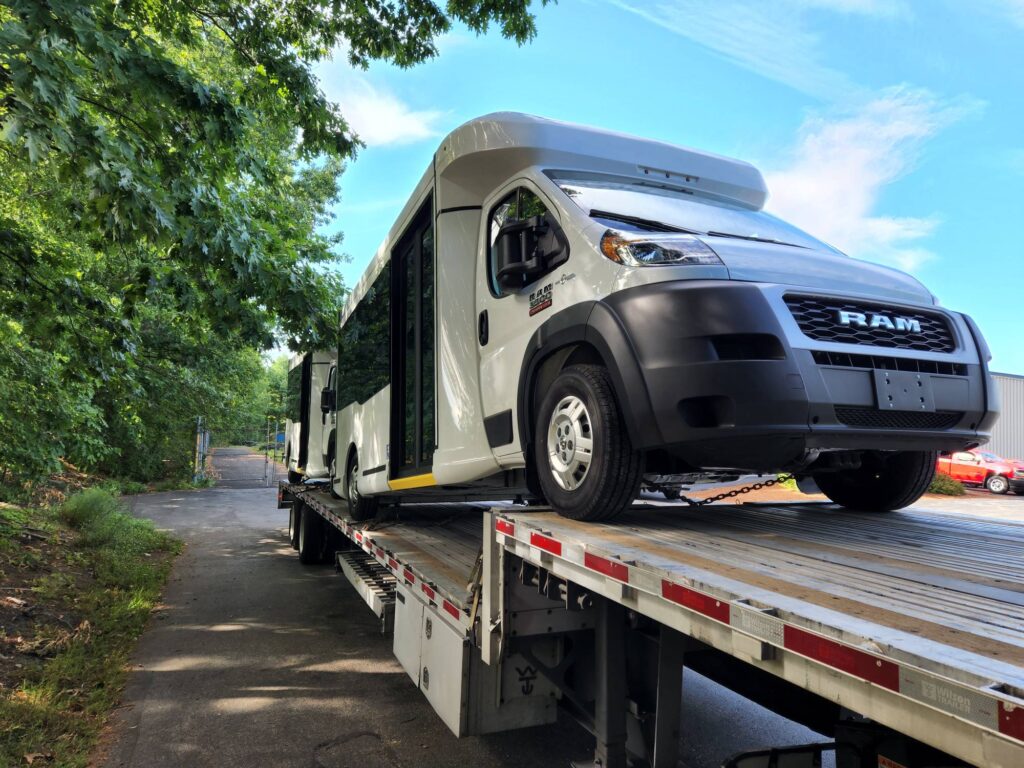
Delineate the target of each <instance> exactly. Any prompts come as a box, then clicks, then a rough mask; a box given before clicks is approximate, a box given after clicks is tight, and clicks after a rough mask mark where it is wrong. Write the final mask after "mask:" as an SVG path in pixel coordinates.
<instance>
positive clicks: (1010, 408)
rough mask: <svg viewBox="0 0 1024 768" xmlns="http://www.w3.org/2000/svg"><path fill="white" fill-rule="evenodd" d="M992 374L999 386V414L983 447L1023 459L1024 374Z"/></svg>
mask: <svg viewBox="0 0 1024 768" xmlns="http://www.w3.org/2000/svg"><path fill="white" fill-rule="evenodd" d="M992 375H993V377H994V378H995V380H996V385H997V386H998V387H999V397H1000V407H999V410H1000V414H999V420H998V421H997V422H996V425H995V427H993V428H992V441H991V442H990V443H989V444H988V445H986V446H985V447H986V448H987V449H988V450H990V451H992V453H996V454H999V455H1000V456H1004V457H1005V458H1008V459H1024V376H1015V375H1013V374H1010V373H994V374H992Z"/></svg>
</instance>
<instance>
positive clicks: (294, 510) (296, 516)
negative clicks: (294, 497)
mask: <svg viewBox="0 0 1024 768" xmlns="http://www.w3.org/2000/svg"><path fill="white" fill-rule="evenodd" d="M301 514H302V509H301V507H300V506H299V502H297V501H293V502H292V505H291V506H290V507H289V508H288V543H289V544H291V545H292V549H298V548H299V522H300V519H301V518H300V516H301Z"/></svg>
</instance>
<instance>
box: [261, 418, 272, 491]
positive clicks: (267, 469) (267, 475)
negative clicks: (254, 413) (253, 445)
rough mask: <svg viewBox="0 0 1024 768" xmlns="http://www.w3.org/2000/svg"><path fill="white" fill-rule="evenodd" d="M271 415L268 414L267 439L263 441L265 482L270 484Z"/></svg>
mask: <svg viewBox="0 0 1024 768" xmlns="http://www.w3.org/2000/svg"><path fill="white" fill-rule="evenodd" d="M270 451H271V447H270V416H267V440H266V442H264V443H263V484H264V485H270Z"/></svg>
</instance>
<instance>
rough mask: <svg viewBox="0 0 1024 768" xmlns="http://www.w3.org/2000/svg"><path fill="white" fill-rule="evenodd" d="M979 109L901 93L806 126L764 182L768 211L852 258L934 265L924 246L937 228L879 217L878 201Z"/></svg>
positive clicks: (917, 220)
mask: <svg viewBox="0 0 1024 768" xmlns="http://www.w3.org/2000/svg"><path fill="white" fill-rule="evenodd" d="M981 107H982V105H981V104H980V102H975V101H969V100H957V101H952V102H950V101H941V100H939V99H938V98H936V97H935V96H934V95H933V94H931V93H930V92H929V91H926V90H923V89H912V88H908V87H905V86H901V87H894V88H888V89H886V90H885V91H882V92H881V93H880V94H878V95H876V96H875V97H874V98H872V99H871V100H870V101H868V102H867V103H865V104H863V105H862V106H861V107H860V108H858V109H856V110H854V111H851V112H847V113H845V114H841V115H838V116H833V117H820V116H818V117H811V118H808V119H807V120H805V121H804V124H803V126H802V127H801V128H800V132H799V136H798V140H797V143H796V146H795V147H794V148H793V150H792V151H791V153H790V156H789V158H788V160H787V161H786V162H785V163H783V164H780V165H778V166H777V167H776V169H775V170H774V171H769V172H768V173H767V174H766V176H767V181H768V188H769V190H771V197H770V199H769V202H768V206H767V208H768V210H769V211H771V212H773V213H776V214H778V215H779V216H781V217H782V218H784V219H786V220H787V221H791V222H793V223H794V224H796V225H797V226H800V227H802V228H804V229H807V230H808V231H810V232H811V233H813V234H814V235H816V236H818V237H819V238H821V239H823V240H825V241H827V242H829V243H831V244H832V245H835V246H836V247H837V248H840V249H842V250H843V251H845V252H847V253H849V254H850V255H851V256H856V257H859V258H864V259H867V260H870V261H877V262H882V263H887V264H891V265H894V266H897V267H900V268H901V269H906V270H912V269H915V268H916V267H918V266H920V265H921V264H923V263H924V262H926V261H928V260H929V259H931V258H932V257H933V255H934V254H933V253H932V252H931V251H930V250H928V248H927V246H926V245H925V243H924V241H925V240H926V239H927V238H928V237H929V236H930V235H931V234H932V233H933V232H934V231H935V229H936V227H937V226H938V225H939V223H940V220H939V218H938V217H937V216H934V215H922V216H909V217H908V216H903V217H894V216H886V215H883V214H881V213H878V212H877V211H876V209H877V206H878V198H879V195H880V194H881V192H882V190H883V189H884V187H885V186H886V185H887V184H890V183H892V182H894V181H896V180H897V179H899V178H901V177H903V176H904V175H906V174H907V173H908V172H909V171H910V170H912V168H913V167H914V165H915V162H916V160H917V158H918V156H919V154H920V152H921V147H922V144H923V143H924V142H925V141H927V140H928V139H930V138H931V137H933V136H934V135H935V134H936V133H938V132H939V131H941V130H942V129H943V128H945V127H947V126H948V125H950V124H951V123H953V122H955V121H957V120H960V119H962V118H963V117H965V116H966V115H968V114H971V113H974V112H977V111H979V110H980V109H981Z"/></svg>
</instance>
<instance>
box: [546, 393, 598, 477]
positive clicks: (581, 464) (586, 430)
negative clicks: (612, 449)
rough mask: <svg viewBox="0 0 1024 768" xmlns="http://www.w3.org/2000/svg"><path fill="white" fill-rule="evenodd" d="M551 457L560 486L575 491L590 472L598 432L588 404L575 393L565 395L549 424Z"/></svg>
mask: <svg viewBox="0 0 1024 768" xmlns="http://www.w3.org/2000/svg"><path fill="white" fill-rule="evenodd" d="M547 448H548V460H549V463H550V465H551V476H552V477H554V479H555V482H556V483H558V487H559V488H561V489H562V490H565V491H574V490H576V489H577V488H579V487H580V485H582V483H583V481H584V480H585V479H586V478H587V473H589V472H590V462H591V461H592V460H593V458H594V432H593V427H592V426H591V422H590V413H589V412H588V411H587V406H586V405H584V404H583V401H582V400H580V399H579V398H578V397H576V396H575V395H568V396H567V397H563V398H562V399H561V400H560V401H559V403H558V405H556V406H555V410H554V412H553V413H552V414H551V421H550V423H549V424H548V444H547Z"/></svg>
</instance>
